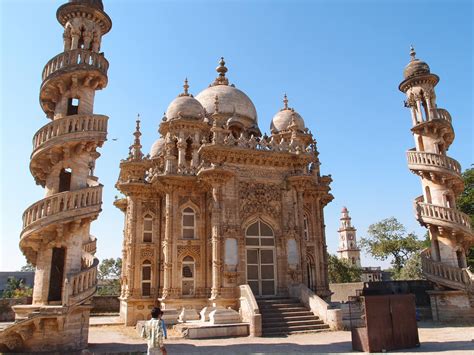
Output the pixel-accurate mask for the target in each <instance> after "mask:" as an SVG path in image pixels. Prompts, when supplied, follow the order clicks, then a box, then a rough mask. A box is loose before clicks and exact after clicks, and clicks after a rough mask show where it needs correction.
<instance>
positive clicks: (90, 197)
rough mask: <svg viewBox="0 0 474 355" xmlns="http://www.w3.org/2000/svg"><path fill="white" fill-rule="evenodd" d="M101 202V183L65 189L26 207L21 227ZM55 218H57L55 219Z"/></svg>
mask: <svg viewBox="0 0 474 355" xmlns="http://www.w3.org/2000/svg"><path fill="white" fill-rule="evenodd" d="M101 203H102V185H99V186H93V187H88V188H85V189H81V190H77V191H65V192H61V193H58V194H54V195H52V196H49V197H46V198H44V199H42V200H40V201H38V202H36V203H34V204H33V205H31V206H30V207H28V208H27V209H26V211H25V212H24V213H23V229H25V228H28V227H29V226H30V225H32V224H33V223H35V222H38V221H43V220H44V219H45V218H47V217H52V216H55V215H56V216H57V215H59V216H57V217H60V214H62V213H64V212H68V211H73V210H75V211H77V210H78V209H81V208H88V207H92V206H98V207H99V208H100V205H101ZM55 220H57V219H55Z"/></svg>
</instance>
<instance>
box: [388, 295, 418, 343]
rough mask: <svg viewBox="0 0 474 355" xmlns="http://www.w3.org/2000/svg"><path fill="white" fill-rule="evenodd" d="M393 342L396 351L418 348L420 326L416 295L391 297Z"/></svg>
mask: <svg viewBox="0 0 474 355" xmlns="http://www.w3.org/2000/svg"><path fill="white" fill-rule="evenodd" d="M390 312H391V314H392V328H393V340H394V343H395V344H396V348H395V349H403V348H411V347H414V346H418V345H419V344H420V341H419V339H418V326H417V324H416V314H415V295H411V294H410V295H392V296H390Z"/></svg>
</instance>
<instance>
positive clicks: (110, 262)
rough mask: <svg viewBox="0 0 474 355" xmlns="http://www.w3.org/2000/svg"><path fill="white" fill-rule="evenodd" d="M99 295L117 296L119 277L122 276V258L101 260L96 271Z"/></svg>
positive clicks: (118, 292)
mask: <svg viewBox="0 0 474 355" xmlns="http://www.w3.org/2000/svg"><path fill="white" fill-rule="evenodd" d="M98 271H99V272H98V278H99V286H98V288H97V293H98V294H99V295H102V296H105V295H119V294H120V276H121V274H122V258H116V259H114V258H108V259H104V260H102V262H101V263H100V264H99V269H98Z"/></svg>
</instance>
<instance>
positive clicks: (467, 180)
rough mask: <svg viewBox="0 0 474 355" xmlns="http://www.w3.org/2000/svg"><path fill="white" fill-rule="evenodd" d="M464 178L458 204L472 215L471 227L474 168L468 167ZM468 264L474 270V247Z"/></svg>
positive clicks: (472, 223) (473, 211) (473, 199)
mask: <svg viewBox="0 0 474 355" xmlns="http://www.w3.org/2000/svg"><path fill="white" fill-rule="evenodd" d="M462 178H463V180H464V191H463V192H462V194H461V195H460V196H459V198H458V200H457V206H458V208H459V210H460V211H461V212H464V213H465V214H468V215H469V216H470V217H471V227H472V226H474V168H469V169H466V170H465V171H464V172H463V173H462ZM467 265H468V266H469V268H470V269H471V270H474V247H472V248H471V249H470V250H469V254H468V255H467Z"/></svg>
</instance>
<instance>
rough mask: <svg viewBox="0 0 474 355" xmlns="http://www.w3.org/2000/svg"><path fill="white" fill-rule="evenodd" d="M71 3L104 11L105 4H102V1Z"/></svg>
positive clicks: (83, 0) (80, 0)
mask: <svg viewBox="0 0 474 355" xmlns="http://www.w3.org/2000/svg"><path fill="white" fill-rule="evenodd" d="M69 2H71V3H74V4H82V5H86V6H91V7H95V8H97V9H100V10H102V11H104V4H102V0H69Z"/></svg>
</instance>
